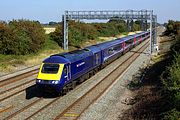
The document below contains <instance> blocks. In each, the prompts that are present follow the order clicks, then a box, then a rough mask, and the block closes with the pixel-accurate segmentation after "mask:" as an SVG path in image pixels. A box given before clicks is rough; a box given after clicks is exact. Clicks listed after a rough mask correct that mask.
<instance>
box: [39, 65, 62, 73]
mask: <svg viewBox="0 0 180 120" xmlns="http://www.w3.org/2000/svg"><path fill="white" fill-rule="evenodd" d="M58 70H59V64H44V65H43V67H42V71H41V72H42V73H51V74H56V73H58Z"/></svg>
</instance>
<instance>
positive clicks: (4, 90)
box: [0, 66, 39, 102]
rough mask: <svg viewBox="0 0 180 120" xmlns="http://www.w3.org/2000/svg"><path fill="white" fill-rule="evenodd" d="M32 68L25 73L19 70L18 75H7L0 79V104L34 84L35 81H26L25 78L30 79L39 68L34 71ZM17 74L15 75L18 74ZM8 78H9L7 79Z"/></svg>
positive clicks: (24, 70) (25, 70)
mask: <svg viewBox="0 0 180 120" xmlns="http://www.w3.org/2000/svg"><path fill="white" fill-rule="evenodd" d="M34 67H36V66H33V67H30V68H27V69H30V70H29V71H27V69H23V70H20V71H18V72H20V74H18V75H16V76H15V75H13V76H12V74H14V73H12V74H9V75H6V76H8V77H6V76H1V77H0V79H1V80H0V88H1V91H0V102H2V101H4V100H6V99H9V98H11V97H13V96H15V95H17V94H19V93H21V92H23V91H25V90H26V88H27V87H30V86H32V85H33V84H34V81H35V79H31V80H27V79H26V78H28V77H31V76H33V75H36V74H37V73H38V70H39V68H36V69H34ZM31 69H32V70H31ZM18 72H17V73H18ZM9 76H10V77H9Z"/></svg>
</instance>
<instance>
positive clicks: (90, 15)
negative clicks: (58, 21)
mask: <svg viewBox="0 0 180 120" xmlns="http://www.w3.org/2000/svg"><path fill="white" fill-rule="evenodd" d="M95 19H98V20H109V19H115V20H116V19H117V20H127V25H128V30H132V26H133V24H132V23H133V22H132V21H133V20H138V21H141V29H142V30H143V31H146V30H147V21H150V54H151V53H152V51H153V48H154V45H155V44H156V41H157V38H156V37H157V31H156V26H157V16H156V15H153V10H111V11H109V10H105V11H65V13H64V15H63V16H62V21H63V34H64V36H63V37H64V42H63V48H64V50H68V21H69V20H95ZM144 23H145V25H144Z"/></svg>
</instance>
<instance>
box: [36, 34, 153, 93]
mask: <svg viewBox="0 0 180 120" xmlns="http://www.w3.org/2000/svg"><path fill="white" fill-rule="evenodd" d="M149 36H150V33H149V32H148V31H144V32H141V33H137V34H134V35H130V36H127V37H123V38H118V39H115V40H112V41H108V42H104V43H100V44H96V45H92V46H89V47H85V48H84V49H81V50H75V51H71V52H66V53H60V54H54V55H51V56H50V57H48V58H46V59H45V60H44V61H43V62H42V65H41V67H40V70H39V74H38V76H37V80H36V85H37V86H38V88H39V89H41V90H43V91H46V92H56V93H61V92H62V91H65V90H67V89H70V88H74V86H75V85H76V83H81V82H82V81H84V80H85V79H88V78H89V77H90V76H92V75H94V74H95V73H96V72H97V71H98V70H100V69H102V68H104V67H105V66H106V65H108V64H109V63H111V62H112V61H114V60H115V59H117V58H119V57H120V56H121V55H122V54H124V53H126V52H127V51H129V50H130V49H131V48H133V47H135V46H136V45H138V44H139V43H141V42H142V41H144V40H146V39H147V38H149Z"/></svg>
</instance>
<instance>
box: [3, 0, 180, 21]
mask: <svg viewBox="0 0 180 120" xmlns="http://www.w3.org/2000/svg"><path fill="white" fill-rule="evenodd" d="M129 9H132V10H142V9H147V10H153V12H154V14H156V15H157V17H158V22H159V23H164V22H167V21H168V20H169V19H171V20H179V21H180V13H179V12H180V0H1V3H0V20H3V21H10V20H12V19H30V20H38V21H40V22H41V23H49V22H50V21H55V22H59V21H61V19H62V14H64V11H65V10H69V11H70V10H75V11H76V10H129Z"/></svg>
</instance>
